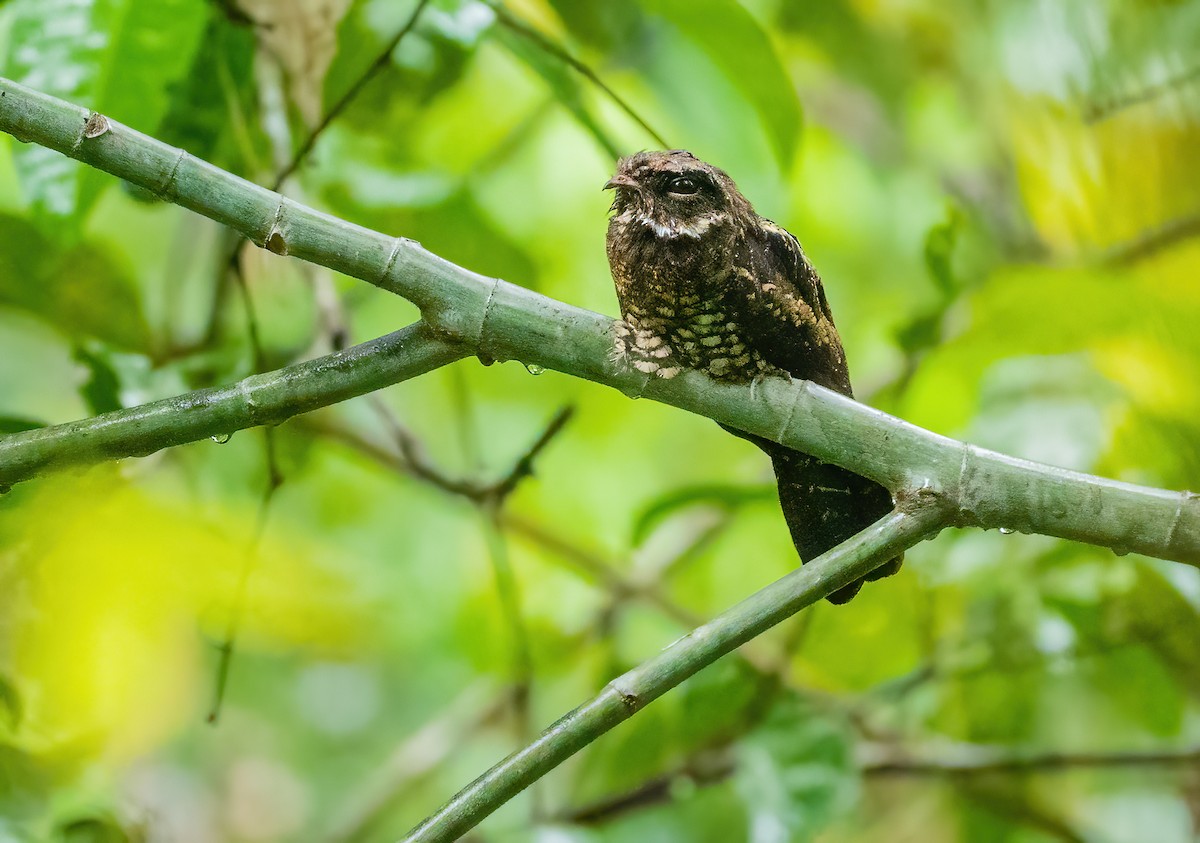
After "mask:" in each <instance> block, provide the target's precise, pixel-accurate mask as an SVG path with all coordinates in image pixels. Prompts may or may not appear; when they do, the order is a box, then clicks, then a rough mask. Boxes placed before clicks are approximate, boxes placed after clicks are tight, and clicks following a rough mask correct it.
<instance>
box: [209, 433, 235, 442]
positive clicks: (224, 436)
mask: <svg viewBox="0 0 1200 843" xmlns="http://www.w3.org/2000/svg"><path fill="white" fill-rule="evenodd" d="M208 438H209V439H211V440H212V441H214V442H216V443H217V444H218V445H224V444H225V443H226V442H228V441H229V440H230V439H232V438H233V434H232V433H218V434H216V435H214V436H210V437H208Z"/></svg>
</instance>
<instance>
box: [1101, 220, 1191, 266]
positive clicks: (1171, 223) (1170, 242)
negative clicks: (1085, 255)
mask: <svg viewBox="0 0 1200 843" xmlns="http://www.w3.org/2000/svg"><path fill="white" fill-rule="evenodd" d="M1197 235H1200V213H1194V214H1188V215H1186V216H1182V217H1176V218H1175V219H1172V220H1168V221H1167V222H1165V223H1163V224H1162V225H1160V226H1157V227H1156V228H1153V229H1151V230H1149V231H1146V232H1143V233H1142V234H1141V235H1139V236H1138V237H1136V238H1134V239H1133V240H1130V241H1129V242H1127V243H1121V244H1119V245H1117V246H1114V247H1113V248H1111V249H1109V250H1108V251H1107V252H1105V253H1104V255H1103V257H1102V258H1101V262H1102V263H1106V264H1112V265H1115V266H1129V265H1131V264H1135V263H1137V262H1139V261H1143V260H1145V259H1146V258H1150V257H1153V256H1154V255H1157V254H1158V253H1160V252H1162V251H1165V250H1166V249H1169V248H1171V247H1172V246H1176V245H1178V244H1180V243H1182V242H1184V241H1186V240H1190V239H1191V238H1193V237H1196V236H1197Z"/></svg>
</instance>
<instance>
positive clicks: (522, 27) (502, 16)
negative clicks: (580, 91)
mask: <svg viewBox="0 0 1200 843" xmlns="http://www.w3.org/2000/svg"><path fill="white" fill-rule="evenodd" d="M484 2H486V3H487V4H488V6H490V7H491V8H492V10H493V11H495V13H496V17H497V18H498V19H499V21H500V22H501V23H502V24H504V26H506V27H508V28H509V29H510V30H512V31H513V32H515V33H516V34H517V35H520V36H522V37H523V38H525V39H527V40H529V41H531V42H532V43H533V44H534V45H535V46H537V47H538V48H539V49H541V50H543V51H544V52H546V53H548V54H549V55H551V56H554V57H555V58H556V59H558V60H559V61H561V62H562V63H563V64H565V65H567V66H568V67H570V68H571V69H572V70H574V71H575V72H576V73H578V74H579V75H581V76H583V77H584V78H585V79H587V80H588V81H589V82H591V83H592V84H593V85H595V86H596V87H597V88H599V89H600V90H601V91H603V92H604V93H605V95H607V96H608V98H609V99H611V100H612V101H613V103H615V104H616V106H617V108H619V109H621V110H622V111H624V112H625V113H626V114H627V115H629V117H630V118H631V119H632V120H633V121H634V122H635V123H637V124H638V125H639V126H641V127H642V129H643V130H644V131H645V132H646V134H648V135H649V136H650V137H651V138H653V139H654V142H655V143H657V144H658V145H659V147H661V148H662V149H670V147H671V145H670V144H668V143H667V142H666V141H665V140H663V136H662V135H660V134H659V133H658V132H656V131H655V130H654V129H653V128H651V126H650V124H649V123H647V122H646V121H645V120H644V119H643V118H642V116H641V115H640V114H638V113H637V111H636V110H635V109H634V108H633V106H631V105H630V104H629V103H628V102H626V101H625V99H624V98H623V97H622V96H621V95H620V94H618V93H617V92H616V91H614V90H613V89H612V88H610V87H609V86H608V85H607V84H606V83H605V82H604V80H603V79H601V78H600V75H599V74H598V73H596V71H594V70H592V68H591V67H589V66H588V65H586V64H584V63H583V62H582V61H580V60H579V59H577V58H575V57H574V56H573V55H571V54H570V53H569V52H568V51H567V50H566V49H565V48H564V47H561V46H559V45H558V44H556V43H554V41H552V40H550V38H549V37H547V36H546V35H543V34H542V33H541V32H539V31H538V30H536V29H534V28H533V27H532V26H530V25H529V24H527V23H526V22H525V21H523V20H521V19H520V18H518V17H516V16H515V15H514V14H513V13H512V12H510V11H509V10H508V9H507V8H506V7H505V6H504V4H503V3H500V2H497V0H484Z"/></svg>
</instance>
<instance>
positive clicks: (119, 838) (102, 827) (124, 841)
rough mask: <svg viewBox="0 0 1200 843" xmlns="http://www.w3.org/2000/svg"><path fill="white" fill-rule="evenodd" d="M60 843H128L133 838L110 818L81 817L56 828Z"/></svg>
mask: <svg viewBox="0 0 1200 843" xmlns="http://www.w3.org/2000/svg"><path fill="white" fill-rule="evenodd" d="M58 839H59V840H61V841H62V843H129V841H131V840H132V839H133V838H131V837H130V836H129V835H128V834H126V833H125V829H123V828H121V826H120V825H119V824H118V823H117V822H116V820H114V819H112V818H111V817H82V818H80V819H77V820H71V821H69V822H65V823H63V824H62V825H60V826H59V827H58Z"/></svg>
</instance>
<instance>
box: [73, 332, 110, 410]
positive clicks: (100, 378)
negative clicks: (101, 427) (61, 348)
mask: <svg viewBox="0 0 1200 843" xmlns="http://www.w3.org/2000/svg"><path fill="white" fill-rule="evenodd" d="M72 356H73V357H74V358H75V359H76V360H77V361H79V362H80V363H82V364H83V365H84V366H86V367H87V369H88V371H89V372H91V377H90V378H88V381H87V383H85V384H84V385H83V386H81V387H80V388H79V394H80V395H82V396H83V400H84V401H86V402H87V405H88V407H89V408H90V409H91V411H92V413H93V414H94V415H100V414H101V413H108V412H111V411H113V410H119V409H121V398H120V393H121V381H120V379H119V378H118V377H117V373H116V372H115V371H113V367H112V366H111V365H109V363H108V361H107V360H105V359H104V358H103V357H102V356H101V355H100V354H98V353H96V352H94V351H90V350H89V349H87V348H84V347H83V346H76V347H75V350H74V352H73V355H72Z"/></svg>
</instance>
